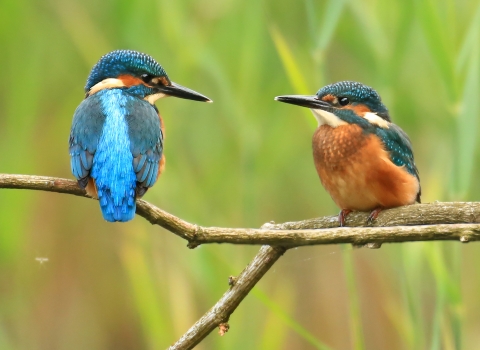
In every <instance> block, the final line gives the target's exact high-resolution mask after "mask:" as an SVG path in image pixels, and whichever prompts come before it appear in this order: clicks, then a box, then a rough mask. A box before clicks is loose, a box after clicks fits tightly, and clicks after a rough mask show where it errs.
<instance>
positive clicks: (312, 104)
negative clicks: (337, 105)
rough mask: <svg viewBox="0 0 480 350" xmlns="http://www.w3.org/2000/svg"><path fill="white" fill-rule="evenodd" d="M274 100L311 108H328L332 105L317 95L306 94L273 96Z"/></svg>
mask: <svg viewBox="0 0 480 350" xmlns="http://www.w3.org/2000/svg"><path fill="white" fill-rule="evenodd" d="M275 101H280V102H285V103H290V104H292V105H297V106H302V107H307V108H311V109H323V110H330V109H331V108H332V106H331V105H330V104H329V103H328V102H325V101H322V100H319V99H318V98H317V96H315V95H313V96H306V95H285V96H277V97H275Z"/></svg>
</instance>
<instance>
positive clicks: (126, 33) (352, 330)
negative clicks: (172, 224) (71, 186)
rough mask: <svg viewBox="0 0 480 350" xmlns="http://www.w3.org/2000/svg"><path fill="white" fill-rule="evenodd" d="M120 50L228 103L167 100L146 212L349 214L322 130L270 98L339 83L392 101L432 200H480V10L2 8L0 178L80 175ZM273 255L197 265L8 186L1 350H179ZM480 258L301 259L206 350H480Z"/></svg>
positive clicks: (64, 199)
mask: <svg viewBox="0 0 480 350" xmlns="http://www.w3.org/2000/svg"><path fill="white" fill-rule="evenodd" d="M120 48H128V49H135V50H139V51H142V52H145V53H148V54H150V55H152V56H153V57H154V58H155V59H157V60H158V61H159V62H160V63H161V64H162V65H163V66H164V68H165V69H166V71H167V72H168V74H169V76H170V78H171V79H172V80H173V81H175V82H178V83H180V84H182V85H185V86H188V87H190V88H192V89H195V90H197V91H199V92H201V93H203V94H205V95H207V96H209V97H210V98H212V99H213V100H214V101H215V103H213V104H205V103H204V104H202V103H194V102H191V101H185V100H179V99H174V98H170V99H166V100H161V101H159V102H158V103H157V106H158V108H159V110H160V111H161V113H162V115H163V118H164V121H165V124H166V128H167V132H166V148H165V153H166V157H167V166H166V171H165V172H164V174H163V175H162V177H161V178H160V180H159V181H158V183H157V185H156V186H155V187H154V188H153V189H152V190H150V191H149V192H148V193H147V195H146V196H145V199H146V200H147V201H150V202H151V203H153V204H155V205H157V206H159V207H161V208H163V209H165V210H167V211H169V212H171V213H173V214H174V215H177V216H179V217H181V218H183V219H185V220H188V221H190V222H193V223H197V224H200V225H207V226H226V227H259V226H261V225H262V224H263V223H265V222H267V221H270V220H274V221H276V222H283V221H290V220H302V219H307V218H311V217H316V216H322V215H332V214H336V213H337V212H338V208H336V207H335V205H334V204H333V202H332V200H331V199H330V197H329V196H328V194H327V193H326V192H325V191H324V190H323V188H322V187H321V185H320V181H319V180H318V178H317V175H316V172H315V169H314V166H313V161H312V155H311V136H312V134H313V132H314V129H315V126H316V125H315V121H314V118H312V116H311V114H310V112H309V111H308V110H306V109H301V108H296V107H294V106H288V105H285V104H281V103H278V102H274V101H273V97H274V96H276V95H282V94H294V93H298V94H313V93H315V92H316V91H317V90H318V88H320V87H321V86H323V85H325V84H328V83H332V82H335V81H339V80H356V81H361V82H363V83H365V84H367V85H370V86H373V87H374V88H376V89H377V90H378V91H379V93H380V94H381V96H382V97H383V100H384V102H385V104H386V105H387V106H388V107H389V109H390V112H391V115H392V117H393V119H394V121H395V122H396V123H397V124H398V125H400V126H401V127H402V128H403V129H404V130H405V131H406V132H407V133H408V134H409V135H410V137H411V139H412V142H413V146H414V150H415V157H416V162H417V165H418V167H419V169H420V175H421V179H422V189H423V198H422V199H423V201H424V202H432V201H435V200H440V201H446V200H468V201H474V200H478V199H479V198H480V183H479V182H478V181H475V180H476V179H477V178H478V177H479V175H480V162H479V157H480V152H479V148H480V145H479V143H478V142H477V133H478V129H479V126H478V117H479V114H480V113H479V110H480V108H479V103H480V102H479V100H480V67H479V66H480V2H479V1H467V0H462V1H453V0H450V1H448V0H447V1H441V2H436V1H434V0H424V1H420V0H418V1H413V0H406V1H382V0H364V1H353V0H352V1H342V0H331V1H314V0H297V1H294V0H196V1H193V0H191V1H189V0H185V1H179V0H177V1H172V0H156V1H152V0H141V1H130V0H121V1H114V0H107V1H94V0H87V1H74V0H46V1H39V0H2V1H1V3H0V67H2V69H1V84H0V150H1V153H0V172H3V173H19V174H37V175H48V176H59V177H66V178H72V175H71V173H70V167H69V155H68V136H69V131H70V125H71V120H72V115H73V112H74V110H75V108H76V106H77V105H78V104H79V103H80V101H81V100H82V98H83V95H84V92H83V86H84V84H85V80H86V78H87V75H88V73H89V71H90V68H91V67H92V66H93V64H94V63H95V62H96V61H97V60H98V59H99V58H100V56H101V55H103V54H105V53H106V52H108V51H110V50H114V49H120ZM258 249H259V248H258V247H248V246H231V245H210V246H201V247H199V248H197V249H195V250H189V249H187V248H186V242H185V241H183V240H181V239H180V238H178V237H176V236H174V235H173V234H171V233H169V232H167V231H165V230H163V229H160V228H159V227H154V226H151V225H150V224H148V223H147V222H146V221H145V220H144V219H142V218H140V217H136V218H135V219H134V220H133V221H132V222H130V223H126V224H110V223H107V222H105V221H103V219H102V217H101V214H100V209H99V206H98V203H96V202H94V201H92V200H87V199H82V198H78V197H74V196H68V195H60V194H54V193H46V192H34V191H20V190H0V349H162V348H166V347H167V346H168V345H170V344H172V343H173V342H175V341H176V340H177V339H178V338H179V337H180V336H181V335H182V334H183V333H184V332H185V331H186V330H187V329H188V328H189V327H190V326H191V325H192V324H193V323H194V321H196V320H197V319H198V318H199V317H200V316H201V315H202V314H203V313H204V312H205V311H207V310H208V309H209V308H210V307H211V306H212V305H213V304H214V303H215V302H216V301H217V300H218V298H219V297H220V296H221V295H222V294H223V293H224V292H225V291H226V289H227V288H228V285H227V281H228V276H229V275H237V274H238V273H239V272H240V271H241V270H242V269H243V268H244V267H245V266H246V265H247V263H248V262H249V261H250V260H251V259H252V257H253V256H254V255H255V254H256V252H257V251H258ZM479 251H480V246H479V245H478V244H475V243H472V244H468V245H462V244H460V243H456V242H450V243H443V242H429V243H409V244H395V245H393V244H392V245H384V246H383V247H382V248H381V249H380V250H367V249H355V250H353V249H352V248H351V247H350V246H323V247H308V248H299V249H294V250H291V251H288V252H287V254H286V255H285V256H284V257H283V258H282V259H281V260H280V261H279V262H278V263H277V264H276V265H275V266H274V267H273V268H272V270H271V271H269V272H268V274H267V275H266V276H265V278H264V279H263V280H262V281H261V282H260V283H259V284H258V285H257V287H255V289H254V290H253V291H252V293H251V294H250V295H249V296H248V297H247V298H246V300H245V301H244V302H243V303H242V304H241V305H240V307H239V308H238V310H237V311H236V312H235V313H234V314H233V315H232V317H231V319H230V325H231V330H230V332H229V333H228V334H227V335H226V336H224V337H219V336H218V334H216V332H214V333H212V334H211V335H210V336H208V337H207V339H206V340H205V341H204V342H203V343H202V344H201V345H200V346H198V349H317V348H318V349H461V348H462V349H478V346H479V344H480V332H479V329H480V297H479V295H480V276H479V275H478V266H480V254H479ZM42 257H43V258H48V261H46V262H43V263H41V262H40V261H39V260H38V259H37V258H42Z"/></svg>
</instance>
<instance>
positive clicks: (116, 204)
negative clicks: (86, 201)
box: [97, 183, 136, 222]
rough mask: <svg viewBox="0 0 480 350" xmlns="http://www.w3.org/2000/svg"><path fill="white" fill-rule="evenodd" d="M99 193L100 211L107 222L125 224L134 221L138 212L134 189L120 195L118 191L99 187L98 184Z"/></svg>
mask: <svg viewBox="0 0 480 350" xmlns="http://www.w3.org/2000/svg"><path fill="white" fill-rule="evenodd" d="M97 192H98V200H99V202H100V209H101V210H102V214H103V218H104V219H105V220H107V221H109V222H116V221H120V222H125V221H130V220H132V219H133V217H134V216H135V210H136V205H135V188H134V187H133V188H128V189H126V190H125V191H124V193H123V195H118V192H119V191H118V189H116V190H112V189H110V188H108V187H106V186H99V184H98V183H97ZM122 192H123V191H122ZM115 194H117V195H115Z"/></svg>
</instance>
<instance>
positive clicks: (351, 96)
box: [275, 81, 421, 226]
mask: <svg viewBox="0 0 480 350" xmlns="http://www.w3.org/2000/svg"><path fill="white" fill-rule="evenodd" d="M275 100H277V101H281V102H285V103H290V104H294V105H298V106H302V107H308V108H310V109H311V110H312V112H313V115H314V116H315V118H316V119H317V120H318V128H317V130H316V131H315V133H314V135H313V142H312V146H313V158H314V162H315V167H316V169H317V173H318V176H319V177H320V180H321V182H322V184H323V186H324V187H325V189H326V190H327V191H328V192H329V193H330V196H331V197H332V199H333V201H334V202H335V203H336V204H337V205H338V206H339V207H340V209H341V211H340V214H339V216H338V220H339V223H340V226H344V225H345V218H346V216H347V215H348V214H349V213H350V212H352V211H354V210H355V211H371V213H370V216H369V218H368V222H369V223H371V222H372V221H373V220H375V219H376V218H377V216H378V214H379V213H380V211H381V210H382V209H385V208H393V207H398V206H402V205H407V204H413V203H415V201H417V202H419V203H420V194H421V189H420V178H419V175H418V170H417V167H416V165H415V162H414V159H413V151H412V145H411V143H410V139H409V138H408V136H407V134H406V133H405V132H404V131H403V130H402V129H400V127H398V126H397V125H395V124H393V123H392V122H391V120H390V116H389V114H388V110H387V107H385V105H384V104H383V103H382V101H381V99H380V96H379V95H378V93H377V92H376V91H375V90H374V89H372V88H370V87H368V86H365V85H363V84H360V83H357V82H353V81H342V82H338V83H335V84H331V85H327V86H325V87H323V88H321V89H320V90H319V91H318V92H317V94H316V95H314V96H301V95H289V96H278V97H275Z"/></svg>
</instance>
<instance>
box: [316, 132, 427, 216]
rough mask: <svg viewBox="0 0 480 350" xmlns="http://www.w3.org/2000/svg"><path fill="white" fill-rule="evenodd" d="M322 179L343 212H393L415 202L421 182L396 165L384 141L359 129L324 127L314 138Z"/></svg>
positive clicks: (317, 162) (317, 165)
mask: <svg viewBox="0 0 480 350" xmlns="http://www.w3.org/2000/svg"><path fill="white" fill-rule="evenodd" d="M313 157H314V160H315V167H316V169H317V172H318V176H319V177H320V180H321V181H322V184H323V186H324V187H325V189H326V190H327V191H328V192H329V193H330V195H331V196H332V199H333V201H334V202H335V203H336V204H337V205H338V206H339V207H340V208H341V209H352V210H360V211H368V210H373V209H375V208H377V207H383V208H393V207H398V206H401V205H407V204H412V203H414V202H415V199H416V196H417V193H418V190H419V186H420V185H419V182H418V180H417V178H416V177H415V176H413V175H411V174H410V173H408V172H407V171H406V169H405V168H404V167H399V166H397V165H395V164H393V163H392V162H391V161H390V159H389V156H388V152H387V151H386V150H385V149H384V147H383V144H382V142H381V141H380V139H379V138H378V137H376V136H374V135H365V134H364V133H363V131H362V129H361V128H360V127H359V126H358V125H354V124H349V125H341V126H338V127H336V128H332V127H330V126H328V125H322V126H320V127H319V128H318V129H317V130H316V132H315V134H314V135H313Z"/></svg>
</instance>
